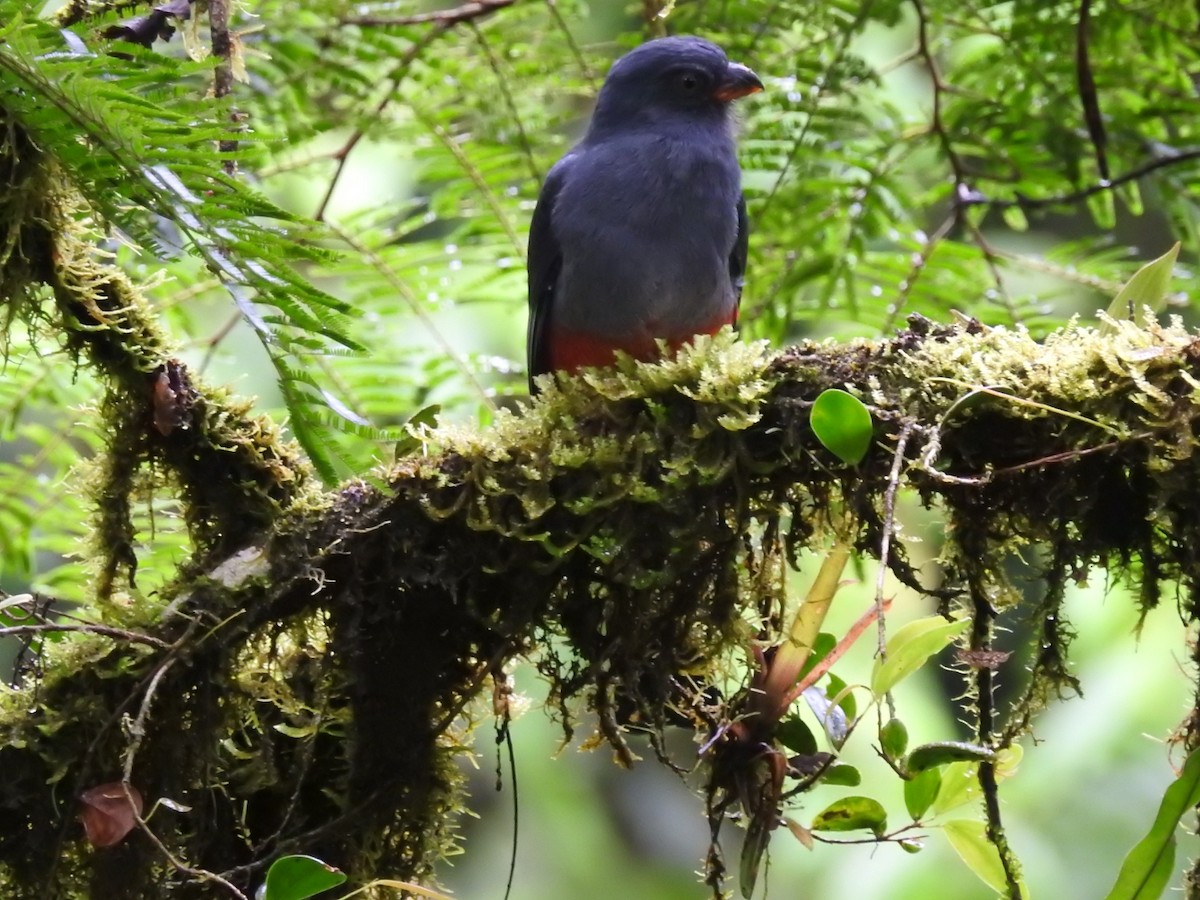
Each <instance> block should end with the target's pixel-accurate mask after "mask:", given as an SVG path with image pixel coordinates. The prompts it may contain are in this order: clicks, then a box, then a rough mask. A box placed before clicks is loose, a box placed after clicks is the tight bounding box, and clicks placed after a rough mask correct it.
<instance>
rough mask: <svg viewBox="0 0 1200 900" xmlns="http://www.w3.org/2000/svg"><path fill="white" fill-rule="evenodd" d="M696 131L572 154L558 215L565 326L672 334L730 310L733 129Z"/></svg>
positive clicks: (559, 297) (736, 181)
mask: <svg viewBox="0 0 1200 900" xmlns="http://www.w3.org/2000/svg"><path fill="white" fill-rule="evenodd" d="M697 137H698V136H697V135H694V134H691V135H684V136H682V137H666V136H657V137H650V136H647V135H637V136H635V137H633V138H631V139H628V140H609V141H606V142H605V143H604V144H602V145H596V146H591V147H586V146H585V147H581V148H580V149H579V150H577V151H576V154H577V157H576V159H574V160H573V161H572V166H571V171H570V178H569V179H568V180H567V181H566V183H565V184H564V185H563V188H562V191H561V192H560V194H559V196H558V199H557V202H556V204H555V208H554V210H553V213H552V223H553V224H552V227H553V228H554V231H555V234H556V237H557V239H558V241H559V245H560V246H561V248H562V258H563V264H562V270H561V274H560V277H559V283H558V285H557V290H556V299H555V310H554V318H555V321H556V322H557V323H558V324H559V325H561V326H564V327H567V328H571V329H576V330H582V331H588V332H594V333H598V334H609V335H614V336H620V335H625V334H628V333H629V332H630V331H631V330H636V329H642V330H644V331H645V332H647V333H648V334H650V336H652V337H673V336H676V335H680V334H685V333H686V334H693V333H695V332H696V331H698V330H701V329H703V328H704V327H705V326H708V325H709V324H710V323H712V322H713V321H714V320H716V319H719V318H720V317H721V316H723V315H726V314H731V313H732V310H733V307H734V305H735V304H736V302H737V298H736V292H735V290H734V287H733V283H732V280H731V278H730V273H729V258H730V254H731V253H732V252H733V247H734V243H735V241H736V240H737V228H738V221H737V202H738V198H739V196H740V194H741V187H740V178H739V172H738V166H737V159H736V156H735V154H734V148H733V142H732V138H731V136H730V135H729V134H728V133H727V132H725V131H722V133H721V134H719V135H700V136H699V137H700V138H701V139H699V140H698V139H697Z"/></svg>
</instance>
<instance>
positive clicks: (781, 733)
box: [775, 716, 817, 756]
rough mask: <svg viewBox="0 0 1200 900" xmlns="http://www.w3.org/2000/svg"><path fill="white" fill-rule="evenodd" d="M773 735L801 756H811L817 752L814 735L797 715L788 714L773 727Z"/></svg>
mask: <svg viewBox="0 0 1200 900" xmlns="http://www.w3.org/2000/svg"><path fill="white" fill-rule="evenodd" d="M775 737H776V738H777V739H778V740H779V743H781V744H783V746H785V747H787V748H788V749H789V750H791V751H792V752H793V753H798V754H800V755H801V756H811V755H812V754H814V753H816V752H817V739H816V736H815V735H813V733H812V729H811V728H809V727H808V724H807V723H806V722H805V721H804V720H803V719H801V718H800V717H799V716H788V717H787V718H786V719H784V720H783V721H782V722H780V723H779V727H778V728H776V729H775Z"/></svg>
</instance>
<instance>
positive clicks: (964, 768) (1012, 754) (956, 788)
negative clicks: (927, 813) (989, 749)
mask: <svg viewBox="0 0 1200 900" xmlns="http://www.w3.org/2000/svg"><path fill="white" fill-rule="evenodd" d="M1024 753H1025V751H1024V750H1023V749H1022V748H1021V745H1020V744H1013V745H1012V746H1011V747H1004V748H1003V749H1001V750H997V751H996V758H995V762H994V768H995V772H996V782H997V783H999V782H1001V781H1004V780H1005V779H1007V778H1010V777H1012V776H1013V775H1014V774H1016V771H1017V766H1018V765H1019V764H1020V762H1021V758H1022V756H1023V755H1024ZM929 771H935V772H936V771H940V772H941V773H942V784H941V787H940V789H939V790H938V793H937V797H935V798H934V801H933V812H934V815H941V814H943V813H946V812H949V811H950V810H952V809H954V808H956V807H959V806H962V805H963V804H965V803H970V802H971V801H973V800H976V799H978V797H979V763H977V762H955V763H950V765H948V766H945V767H943V768H941V769H932V770H929Z"/></svg>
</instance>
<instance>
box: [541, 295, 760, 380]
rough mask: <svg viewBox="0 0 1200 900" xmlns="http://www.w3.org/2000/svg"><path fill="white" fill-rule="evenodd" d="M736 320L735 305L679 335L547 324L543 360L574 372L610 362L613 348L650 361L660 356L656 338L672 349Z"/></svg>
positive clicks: (564, 370) (558, 370) (555, 367)
mask: <svg viewBox="0 0 1200 900" xmlns="http://www.w3.org/2000/svg"><path fill="white" fill-rule="evenodd" d="M736 322H737V308H736V307H735V308H734V309H732V310H730V311H729V312H728V313H726V314H723V315H721V316H720V317H718V318H716V319H714V320H713V321H711V322H709V323H707V324H704V325H700V326H698V327H696V328H695V330H693V331H692V332H691V333H690V334H683V335H653V334H648V333H646V332H641V333H638V334H631V335H629V336H628V337H622V338H620V339H614V338H613V337H612V336H611V335H598V334H594V333H591V332H587V331H575V330H573V329H569V328H553V327H551V333H550V335H549V340H548V341H547V347H548V349H549V351H550V352H549V353H548V354H547V356H548V357H549V358H548V360H547V362H548V363H549V368H550V370H551V371H555V372H574V371H576V370H578V369H582V368H585V367H588V366H611V365H612V363H613V359H614V357H615V354H616V353H617V351H621V352H623V353H627V354H629V355H630V356H632V357H633V358H634V359H639V360H642V361H643V362H651V361H653V360H656V359H658V358H659V357H660V356H661V353H660V351H659V348H658V344H657V343H656V341H658V340H665V341H666V343H667V346H668V347H670V349H671V350H673V351H674V350H678V349H679V348H680V347H681V346H683V345H684V344H687V343H690V342H691V340H692V338H693V337H695V336H696V335H698V334H716V333H717V332H718V331H720V330H721V329H722V328H724V327H725V326H726V325H733V324H736Z"/></svg>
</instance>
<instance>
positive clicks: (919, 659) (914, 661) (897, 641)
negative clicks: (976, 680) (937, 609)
mask: <svg viewBox="0 0 1200 900" xmlns="http://www.w3.org/2000/svg"><path fill="white" fill-rule="evenodd" d="M969 625H970V623H969V622H968V621H967V620H966V619H962V620H959V621H957V622H948V621H946V620H945V619H943V618H942V617H941V616H930V617H928V618H925V619H917V620H916V621H915V622H909V623H908V624H907V625H905V626H903V627H902V628H901V629H900V630H899V631H897V632H896V633H895V634H894V635H892V636H891V638H889V639H888V642H887V658H886V659H884V658H883V657H878V658H876V660H875V670H874V672H872V674H871V692H872V693H873V694H874V695H875V696H876V697H882V696H883V695H884V694H886V693H887V692H888V691H890V690H891V689H892V688H893V687H895V686H896V684H898V683H899V682H900V681H902V680H903V679H905V678H907V677H908V676H909V675H911V674H912V673H913V672H915V671H917V669H919V668H921V666H923V665H925V661H926V660H927V659H929V657H931V656H933V655H934V654H935V653H938V652H940V651H941V650H942V649H943V648H945V647H946V646H947V645H948V644H949V643H950V642H951V641H952V640H954V638H956V637H957V636H958V635H960V634H962V633H963V632H964V631H966V630H967V627H968V626H969Z"/></svg>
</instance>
